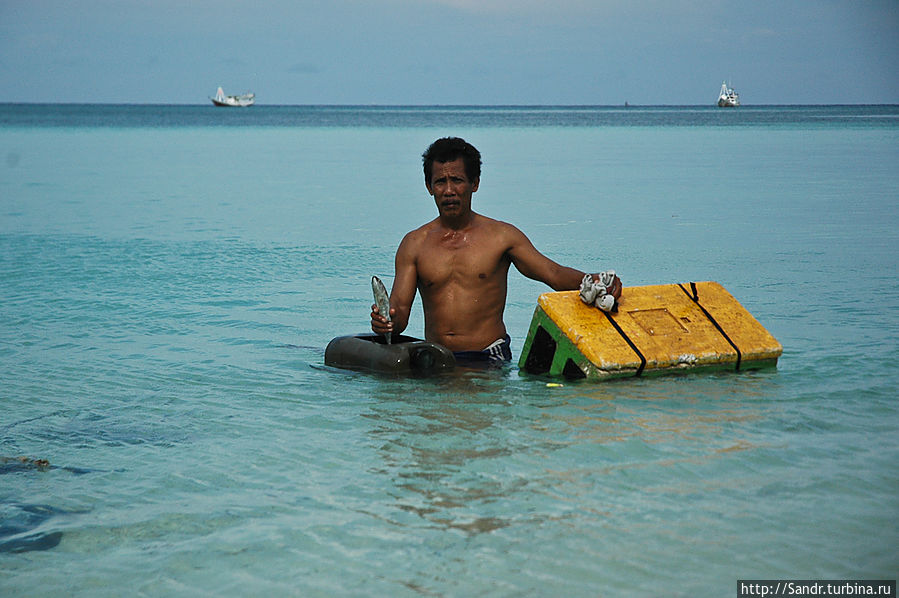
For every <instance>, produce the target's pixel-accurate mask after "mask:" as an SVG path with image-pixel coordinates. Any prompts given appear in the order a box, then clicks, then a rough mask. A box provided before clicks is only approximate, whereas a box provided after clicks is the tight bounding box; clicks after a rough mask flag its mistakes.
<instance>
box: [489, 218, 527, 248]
mask: <svg viewBox="0 0 899 598" xmlns="http://www.w3.org/2000/svg"><path fill="white" fill-rule="evenodd" d="M478 219H479V223H480V227H481V228H482V229H483V230H484V231H485V232H487V233H488V234H490V235H491V236H494V237H495V238H497V239H498V240H499V239H501V240H503V241H506V242H515V241H517V240H518V239H520V238H522V237H524V236H525V234H524V233H523V232H521V231H520V230H519V229H518V227H516V226H515V225H514V224H509V223H508V222H503V221H502V220H496V219H495V218H490V217H488V216H482V215H480V214H478Z"/></svg>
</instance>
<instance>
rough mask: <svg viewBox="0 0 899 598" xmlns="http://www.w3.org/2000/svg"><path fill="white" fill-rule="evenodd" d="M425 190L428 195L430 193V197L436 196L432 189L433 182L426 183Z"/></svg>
mask: <svg viewBox="0 0 899 598" xmlns="http://www.w3.org/2000/svg"><path fill="white" fill-rule="evenodd" d="M425 189H427V190H428V193H429V194H430V195H434V191H433V190H432V189H431V182H430V181H425Z"/></svg>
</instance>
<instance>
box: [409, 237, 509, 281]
mask: <svg viewBox="0 0 899 598" xmlns="http://www.w3.org/2000/svg"><path fill="white" fill-rule="evenodd" d="M417 267H418V278H419V281H420V282H421V283H422V284H423V285H424V286H426V287H430V286H433V285H437V286H441V285H443V284H446V283H447V282H450V281H452V280H456V281H458V280H465V281H467V280H471V281H476V280H486V279H490V278H493V277H494V276H496V275H497V273H499V272H500V271H506V270H508V267H509V260H508V258H507V257H506V254H505V251H504V250H503V249H502V248H499V247H491V246H489V245H486V244H458V245H454V244H447V243H440V244H434V245H433V246H431V247H428V248H426V250H425V251H422V252H421V254H420V255H419V259H418V264H417Z"/></svg>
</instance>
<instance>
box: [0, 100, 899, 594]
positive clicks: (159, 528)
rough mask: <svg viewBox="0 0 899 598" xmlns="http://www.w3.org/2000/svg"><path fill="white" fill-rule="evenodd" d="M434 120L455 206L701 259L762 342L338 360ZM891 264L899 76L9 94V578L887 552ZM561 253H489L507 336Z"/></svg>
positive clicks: (109, 590)
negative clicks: (317, 95) (715, 87)
mask: <svg viewBox="0 0 899 598" xmlns="http://www.w3.org/2000/svg"><path fill="white" fill-rule="evenodd" d="M444 135H459V136H462V137H465V138H466V139H468V140H469V141H471V142H472V143H474V144H475V145H476V146H477V147H478V148H479V149H480V150H481V152H482V154H483V156H484V171H483V177H482V181H481V186H480V190H479V191H478V193H477V194H476V195H475V198H474V205H475V209H476V210H478V211H480V212H481V213H484V214H486V215H489V216H492V217H495V218H499V219H503V220H507V221H510V222H512V223H514V224H516V225H517V226H518V227H519V228H521V229H522V230H524V231H525V232H526V233H527V234H528V235H529V236H530V237H531V239H532V240H533V241H534V243H535V245H537V247H538V248H539V249H541V250H542V251H543V252H544V253H546V254H547V255H549V256H550V257H552V258H553V259H555V260H557V261H559V262H562V263H564V264H566V265H571V266H574V267H577V268H580V269H583V270H590V271H598V270H603V269H607V268H614V269H615V270H617V271H618V273H619V274H620V275H621V277H622V279H623V280H624V282H625V284H626V285H627V284H634V285H636V284H660V283H674V282H689V281H699V280H715V281H718V282H720V283H721V284H722V285H724V286H725V287H726V288H727V289H728V290H729V291H730V292H731V293H732V294H733V295H734V296H736V297H737V299H738V300H740V302H741V303H742V304H743V305H744V306H745V307H746V308H747V309H749V311H750V312H752V313H753V314H754V315H755V317H756V318H757V319H758V320H759V321H760V322H761V323H762V324H763V325H764V326H765V327H766V328H768V330H770V331H771V333H772V334H773V335H774V336H775V337H777V339H778V340H779V341H780V342H781V343H782V344H783V346H784V354H783V357H782V358H781V360H780V362H779V364H778V367H777V368H776V369H769V370H764V371H758V372H749V373H743V374H703V375H689V376H677V377H660V378H648V379H643V378H639V379H630V380H624V381H618V382H611V383H573V382H565V383H564V386H554V387H548V386H547V380H545V379H540V378H533V377H528V376H523V375H520V374H519V372H518V369H517V367H516V366H514V365H513V366H509V367H508V368H507V369H505V370H501V371H498V372H490V373H479V374H473V373H456V374H453V375H450V376H446V377H442V378H439V379H430V380H412V379H392V378H385V377H378V376H370V375H363V374H357V373H351V372H346V371H341V370H332V369H330V368H326V367H324V364H323V354H324V347H325V345H326V344H327V343H328V341H329V340H330V339H331V338H332V337H334V336H338V335H343V334H351V333H357V332H364V331H365V330H367V328H368V312H369V306H370V305H371V291H370V287H369V277H370V276H371V275H372V274H377V275H379V276H381V277H383V278H384V279H385V280H386V281H387V282H388V284H389V283H390V282H391V281H392V275H393V254H394V251H395V248H396V245H397V244H398V242H399V240H400V239H401V237H402V235H403V234H404V233H405V232H407V231H408V230H410V229H412V228H414V227H416V226H418V225H420V224H421V223H423V222H425V221H426V220H429V219H430V218H432V217H433V216H434V215H435V208H434V206H433V203H432V200H431V199H430V197H429V196H428V195H427V194H426V192H425V189H424V184H423V180H422V174H421V165H420V157H419V156H420V154H421V152H422V151H423V150H424V149H425V147H427V145H428V144H429V143H430V142H431V141H433V140H434V139H435V138H437V137H440V136H444ZM897 272H899V107H896V106H855V107H762V108H753V107H742V108H740V109H738V110H718V109H714V108H705V107H664V108H639V107H636V108H628V109H624V108H595V107H570V108H569V107H528V108H524V107H490V108H482V107H473V108H455V107H395V108H386V107H274V106H272V107H270V106H256V107H253V108H251V109H246V110H217V109H215V108H213V107H212V106H211V105H210V106H209V107H205V106H66V105H45V106H35V105H27V106H26V105H22V106H20V105H0V595H3V596H45V595H46V596H60V595H74V596H91V597H93V596H118V595H121V594H122V593H123V592H124V591H125V590H124V588H129V590H128V592H127V593H129V594H136V595H142V596H223V595H224V596H250V595H267V596H333V595H345V596H625V595H626V596H666V595H674V596H733V595H735V593H736V581H737V580H738V579H753V578H754V579H771V578H792V579H811V578H827V579H895V578H896V577H897V571H899V473H897V472H899V397H897V395H899V367H897V363H899V348H897V339H899V285H897ZM546 290H548V289H546V288H544V287H542V286H541V285H539V284H537V283H534V282H533V281H529V280H527V279H525V278H524V277H522V276H521V275H520V274H518V273H517V272H515V271H514V270H513V271H512V272H511V273H510V283H509V301H508V304H507V309H506V324H507V327H508V329H509V332H510V334H511V335H512V337H513V353H514V354H515V360H516V363H517V359H518V356H519V354H520V351H521V347H522V345H523V342H524V336H525V335H526V333H527V327H528V324H529V322H530V318H531V315H532V313H533V310H534V307H535V305H536V301H537V297H538V295H539V294H540V293H541V292H544V291H546ZM419 305H420V304H417V305H416V308H415V317H414V318H413V320H412V322H411V324H410V329H409V332H410V333H411V334H414V335H421V334H422V318H421V314H420V307H419ZM19 456H26V457H29V458H32V459H46V460H47V461H49V466H41V467H35V466H33V465H29V464H24V463H20V462H19V461H15V460H10V459H11V458H15V457H19Z"/></svg>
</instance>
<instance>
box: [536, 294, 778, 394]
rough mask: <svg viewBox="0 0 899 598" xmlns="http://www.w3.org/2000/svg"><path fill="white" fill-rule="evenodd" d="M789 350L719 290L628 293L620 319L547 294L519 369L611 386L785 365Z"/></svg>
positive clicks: (568, 296) (571, 299)
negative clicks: (636, 379)
mask: <svg viewBox="0 0 899 598" xmlns="http://www.w3.org/2000/svg"><path fill="white" fill-rule="evenodd" d="M782 352H783V347H782V346H781V344H780V343H779V342H777V339H775V338H774V337H773V336H771V334H770V333H769V332H768V331H767V330H765V328H764V327H763V326H762V325H761V324H759V322H758V321H757V320H756V319H755V318H754V317H752V314H750V313H749V312H748V311H746V309H745V308H744V307H743V306H742V305H740V303H739V302H738V301H737V300H736V299H734V297H733V296H732V295H731V294H730V293H728V292H727V291H726V290H725V289H724V287H722V286H721V285H720V284H718V283H716V282H697V283H685V284H667V285H651V286H641V287H625V288H624V290H623V291H622V293H621V299H620V301H619V305H618V311H617V312H615V313H606V312H603V311H601V310H599V309H598V308H596V307H595V306H592V305H586V304H585V303H584V302H583V301H581V299H580V297H579V296H578V292H577V291H563V292H558V293H545V294H543V295H541V296H540V298H539V299H538V301H537V309H536V310H535V312H534V317H533V319H532V320H531V326H530V329H529V331H528V336H527V339H526V340H525V344H524V348H523V349H522V352H521V358H520V360H519V363H518V367H519V368H520V369H521V370H522V371H525V372H528V373H531V374H547V375H549V376H564V377H567V378H589V379H596V380H603V379H609V378H622V377H626V376H641V375H642V376H646V375H651V374H663V373H672V372H682V371H690V370H697V369H705V370H708V369H730V370H744V369H752V368H760V367H770V366H774V365H776V364H777V358H778V357H780V355H781V353H782Z"/></svg>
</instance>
